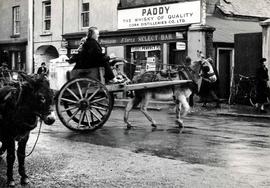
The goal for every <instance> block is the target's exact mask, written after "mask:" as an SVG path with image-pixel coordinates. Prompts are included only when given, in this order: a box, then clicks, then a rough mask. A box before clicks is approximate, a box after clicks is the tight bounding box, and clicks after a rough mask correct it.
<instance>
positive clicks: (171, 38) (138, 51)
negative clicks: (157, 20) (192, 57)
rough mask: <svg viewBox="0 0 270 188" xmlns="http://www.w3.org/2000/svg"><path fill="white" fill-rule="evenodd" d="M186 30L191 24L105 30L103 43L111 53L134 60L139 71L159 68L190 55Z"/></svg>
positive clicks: (179, 62) (102, 37)
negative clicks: (130, 29)
mask: <svg viewBox="0 0 270 188" xmlns="http://www.w3.org/2000/svg"><path fill="white" fill-rule="evenodd" d="M187 31H188V26H185V27H174V28H159V29H155V30H154V29H144V30H132V31H115V32H106V33H101V37H100V43H101V44H102V45H103V46H104V47H105V48H106V51H107V53H108V54H110V53H114V54H116V55H118V56H122V57H124V58H125V59H127V60H128V61H129V62H131V63H134V64H135V65H136V72H142V71H145V70H146V71H149V70H160V69H163V68H166V66H167V65H172V64H181V63H183V60H184V58H185V56H186V55H187ZM179 44H181V45H179ZM121 51H122V52H121Z"/></svg>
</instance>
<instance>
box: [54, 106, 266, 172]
mask: <svg viewBox="0 0 270 188" xmlns="http://www.w3.org/2000/svg"><path fill="white" fill-rule="evenodd" d="M151 114H153V117H154V118H155V119H156V121H157V122H159V124H158V128H157V129H152V128H151V126H150V124H149V123H148V122H147V120H146V118H144V116H142V114H141V113H140V112H139V111H138V110H136V111H133V112H132V113H131V115H130V119H131V120H132V121H131V123H133V125H134V126H135V128H134V129H131V130H126V129H125V127H124V123H123V121H122V118H123V117H122V116H123V110H122V109H115V110H114V111H113V112H112V114H111V117H110V119H109V120H108V121H107V123H106V125H105V126H104V127H103V128H102V129H100V130H97V131H95V132H93V133H83V134H82V133H76V132H72V131H69V130H67V129H66V128H65V127H64V126H63V125H61V126H60V125H59V126H58V129H61V130H65V131H64V132H61V133H57V134H55V136H57V137H58V136H60V137H64V138H66V139H70V140H72V141H77V142H87V143H91V144H96V145H103V146H109V147H117V148H124V149H127V150H131V151H133V152H138V153H147V154H149V155H155V156H159V157H164V158H170V159H175V160H181V161H185V162H187V163H191V164H205V165H208V166H216V167H225V168H226V169H229V170H232V171H236V172H245V173H249V172H250V173H257V172H263V173H264V174H265V173H266V174H270V163H269V161H270V121H269V120H259V119H247V118H245V119H240V118H237V117H217V116H214V115H213V116H195V115H193V116H192V115H190V116H188V117H187V118H186V119H185V128H183V129H179V128H177V127H176V126H175V125H174V120H175V118H174V114H172V113H171V114H168V113H167V112H165V111H151ZM59 124H60V123H59ZM266 161H268V162H266Z"/></svg>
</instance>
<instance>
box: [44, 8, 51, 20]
mask: <svg viewBox="0 0 270 188" xmlns="http://www.w3.org/2000/svg"><path fill="white" fill-rule="evenodd" d="M45 17H51V6H50V5H49V6H48V5H47V6H45Z"/></svg>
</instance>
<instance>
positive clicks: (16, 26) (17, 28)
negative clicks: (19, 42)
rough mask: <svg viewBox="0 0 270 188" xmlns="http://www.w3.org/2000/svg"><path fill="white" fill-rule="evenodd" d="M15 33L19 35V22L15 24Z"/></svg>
mask: <svg viewBox="0 0 270 188" xmlns="http://www.w3.org/2000/svg"><path fill="white" fill-rule="evenodd" d="M15 33H20V22H16V25H15Z"/></svg>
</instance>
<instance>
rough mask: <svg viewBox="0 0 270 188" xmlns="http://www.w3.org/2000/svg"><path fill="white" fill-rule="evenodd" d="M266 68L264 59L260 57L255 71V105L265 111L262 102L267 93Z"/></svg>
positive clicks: (264, 100) (265, 100)
mask: <svg viewBox="0 0 270 188" xmlns="http://www.w3.org/2000/svg"><path fill="white" fill-rule="evenodd" d="M268 80H269V77H268V69H267V68H266V59H265V58H262V59H260V66H259V68H258V69H257V71H256V91H257V104H256V107H257V109H258V110H260V112H262V113H266V110H265V109H264V104H265V103H266V102H267V97H268V95H269V91H268V90H269V88H268V86H267V81H268Z"/></svg>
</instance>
